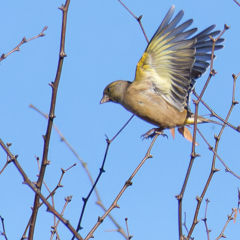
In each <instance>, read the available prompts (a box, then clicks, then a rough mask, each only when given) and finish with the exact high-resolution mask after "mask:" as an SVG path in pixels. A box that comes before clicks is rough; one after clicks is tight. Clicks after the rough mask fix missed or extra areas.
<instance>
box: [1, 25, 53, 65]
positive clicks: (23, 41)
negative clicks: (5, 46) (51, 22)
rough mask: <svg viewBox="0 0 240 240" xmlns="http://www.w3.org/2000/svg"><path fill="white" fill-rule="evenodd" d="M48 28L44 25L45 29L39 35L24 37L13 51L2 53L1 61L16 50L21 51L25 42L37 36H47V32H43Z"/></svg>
mask: <svg viewBox="0 0 240 240" xmlns="http://www.w3.org/2000/svg"><path fill="white" fill-rule="evenodd" d="M47 28H48V27H44V28H43V30H42V31H41V32H40V33H39V34H38V35H37V36H35V37H32V38H29V39H26V37H24V38H23V39H22V41H21V42H20V43H19V44H18V45H17V46H16V47H15V48H14V49H13V50H12V51H10V52H9V53H7V54H4V53H3V54H2V56H1V57H0V62H1V61H2V60H4V59H6V58H7V57H8V56H9V55H10V54H12V53H14V52H16V51H20V46H21V45H23V44H24V43H27V42H29V41H32V40H34V39H36V38H39V37H43V36H45V34H44V33H43V32H44V31H46V30H47Z"/></svg>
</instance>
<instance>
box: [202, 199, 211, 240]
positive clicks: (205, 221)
mask: <svg viewBox="0 0 240 240" xmlns="http://www.w3.org/2000/svg"><path fill="white" fill-rule="evenodd" d="M209 202H210V201H209V199H208V198H207V199H206V209H205V216H204V218H203V219H202V221H204V224H205V227H206V232H207V239H208V240H210V236H209V233H210V232H211V231H212V230H209V229H208V225H207V208H208V203H209Z"/></svg>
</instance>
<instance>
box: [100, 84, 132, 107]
mask: <svg viewBox="0 0 240 240" xmlns="http://www.w3.org/2000/svg"><path fill="white" fill-rule="evenodd" d="M130 84H131V82H128V81H123V80H118V81H115V82H112V83H110V84H109V85H107V87H106V88H105V89H104V91H103V97H102V99H101V101H100V104H101V103H105V102H115V103H121V102H122V100H123V97H124V93H125V91H126V89H127V87H128V86H129V85H130Z"/></svg>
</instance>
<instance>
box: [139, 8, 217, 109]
mask: <svg viewBox="0 0 240 240" xmlns="http://www.w3.org/2000/svg"><path fill="white" fill-rule="evenodd" d="M174 9H175V7H174V5H173V6H172V7H171V8H170V10H169V11H168V13H167V15H166V17H165V18H164V20H163V22H162V23H161V25H160V26H159V28H158V30H157V31H156V33H155V34H154V36H153V37H152V39H151V41H150V43H149V44H148V46H147V48H146V50H145V52H144V54H143V56H142V58H141V59H140V61H139V62H138V64H137V69H136V75H135V81H136V82H138V81H144V80H151V81H152V84H153V90H154V91H155V92H156V94H158V95H161V97H163V98H164V99H165V100H166V101H168V102H169V103H170V104H171V105H172V106H174V107H175V108H176V109H177V110H179V111H180V112H181V111H183V109H184V108H186V107H187V105H188V98H189V95H190V92H191V89H192V85H193V84H192V80H191V79H192V78H194V79H196V78H198V77H199V76H200V75H202V74H203V73H204V72H205V71H206V69H207V67H208V66H209V64H208V63H207V62H206V61H208V60H209V54H206V52H208V51H211V49H210V48H211V46H212V45H211V43H210V42H209V41H205V40H209V34H210V33H209V32H210V31H211V30H212V29H213V28H214V27H215V25H213V26H211V27H209V28H208V29H206V30H204V31H203V32H201V33H200V34H198V35H197V36H195V37H193V38H190V39H188V38H189V36H191V35H192V34H194V33H195V32H196V31H197V28H194V29H191V30H188V31H185V30H186V29H187V28H188V27H189V26H190V25H191V24H192V22H193V20H192V19H191V20H188V21H186V22H184V23H183V24H181V25H180V26H178V27H176V26H177V24H178V23H179V22H180V21H181V19H182V17H183V15H184V12H183V11H180V12H179V13H178V14H177V15H176V17H175V18H174V19H173V20H172V21H171V22H170V20H171V18H172V15H173V13H174ZM169 22H170V23H169ZM213 33H214V34H215V35H216V33H215V32H213ZM217 33H218V32H217ZM197 44H198V45H197ZM193 73H194V75H192V74H193Z"/></svg>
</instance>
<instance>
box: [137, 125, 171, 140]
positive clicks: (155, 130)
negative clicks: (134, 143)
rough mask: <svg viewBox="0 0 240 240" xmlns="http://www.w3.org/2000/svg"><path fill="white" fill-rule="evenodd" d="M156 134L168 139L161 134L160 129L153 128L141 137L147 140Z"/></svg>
mask: <svg viewBox="0 0 240 240" xmlns="http://www.w3.org/2000/svg"><path fill="white" fill-rule="evenodd" d="M156 134H158V135H162V136H163V137H167V138H168V136H167V135H166V134H164V133H163V130H162V129H161V128H153V129H151V130H149V131H148V132H146V133H145V134H143V135H142V136H141V137H142V139H143V140H144V139H148V138H153V137H154V136H155V135H156Z"/></svg>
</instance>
